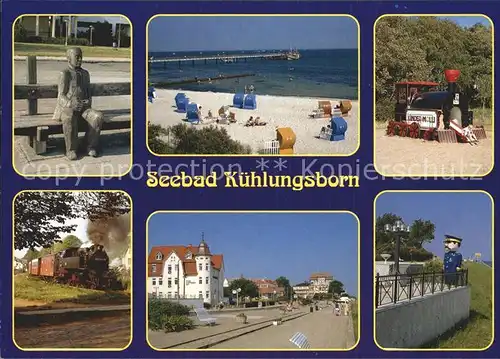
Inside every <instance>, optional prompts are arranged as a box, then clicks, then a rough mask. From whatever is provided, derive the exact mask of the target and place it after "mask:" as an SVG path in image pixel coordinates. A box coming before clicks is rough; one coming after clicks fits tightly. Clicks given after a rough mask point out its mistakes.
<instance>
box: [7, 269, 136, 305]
mask: <svg viewBox="0 0 500 359" xmlns="http://www.w3.org/2000/svg"><path fill="white" fill-rule="evenodd" d="M14 298H15V300H16V301H28V302H30V301H33V302H38V303H44V304H47V305H49V304H56V303H76V304H99V305H101V304H102V305H104V304H129V303H130V293H127V292H122V291H102V290H92V289H86V288H77V287H71V286H68V285H62V284H56V283H50V282H47V281H44V280H41V279H39V278H36V277H30V276H28V275H27V274H18V275H16V276H15V277H14Z"/></svg>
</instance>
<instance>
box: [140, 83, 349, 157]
mask: <svg viewBox="0 0 500 359" xmlns="http://www.w3.org/2000/svg"><path fill="white" fill-rule="evenodd" d="M179 92H184V93H185V94H186V95H187V97H189V99H190V101H191V102H195V103H197V104H198V105H201V106H202V111H203V115H204V116H206V115H207V114H208V111H209V110H211V111H212V113H213V114H214V116H215V115H216V114H217V113H218V110H219V108H220V107H222V106H227V105H232V103H233V96H234V94H228V93H213V92H195V91H180V90H165V89H157V90H156V93H157V95H158V98H157V99H156V100H155V101H154V102H153V103H152V104H151V103H150V104H148V106H149V110H148V111H149V113H148V121H150V123H151V124H156V125H161V126H163V127H169V126H174V125H177V124H179V123H183V122H184V121H183V120H184V119H185V117H186V114H185V113H178V112H176V108H175V96H176V95H177V93H179ZM256 97H257V108H256V109H255V110H244V109H239V108H232V107H231V109H230V110H231V112H234V113H235V114H236V120H237V122H236V123H232V124H230V125H226V124H215V126H219V127H224V128H226V129H227V132H228V133H229V135H230V136H231V138H233V139H234V140H236V141H240V142H241V143H243V144H246V145H250V146H251V148H252V150H253V152H254V153H255V154H257V152H258V151H259V149H261V148H263V145H264V142H265V141H270V140H274V139H276V128H277V127H290V128H292V129H293V131H294V132H295V135H296V137H297V140H296V142H295V146H294V153H295V154H301V155H314V154H320V155H351V154H353V153H354V152H355V151H356V150H357V147H358V139H359V129H358V109H359V107H358V102H357V101H352V110H351V111H350V113H349V114H350V115H349V117H348V118H346V120H347V126H348V127H347V132H346V136H345V140H343V141H337V142H331V141H326V140H321V139H318V138H316V136H318V135H319V133H320V130H321V128H322V127H324V126H327V125H328V124H329V123H330V119H329V118H317V119H313V118H309V116H308V115H309V113H311V111H312V110H314V109H316V108H317V107H318V100H325V99H320V98H299V97H278V96H266V95H259V94H256ZM327 100H330V101H331V102H332V105H336V104H337V103H338V102H339V101H340V100H341V99H327ZM250 116H253V117H254V118H256V117H260V120H261V121H264V122H267V125H266V126H261V127H245V123H246V122H247V120H248V119H249V118H250ZM212 125H214V124H212ZM193 126H197V127H200V128H201V127H203V126H210V124H199V125H193Z"/></svg>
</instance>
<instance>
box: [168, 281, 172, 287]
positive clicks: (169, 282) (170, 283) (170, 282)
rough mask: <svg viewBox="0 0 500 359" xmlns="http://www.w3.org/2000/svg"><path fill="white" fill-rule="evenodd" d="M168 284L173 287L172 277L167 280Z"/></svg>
mask: <svg viewBox="0 0 500 359" xmlns="http://www.w3.org/2000/svg"><path fill="white" fill-rule="evenodd" d="M167 286H168V287H169V288H172V279H168V280H167Z"/></svg>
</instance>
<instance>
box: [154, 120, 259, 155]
mask: <svg viewBox="0 0 500 359" xmlns="http://www.w3.org/2000/svg"><path fill="white" fill-rule="evenodd" d="M148 137H149V138H148V143H149V148H150V149H151V150H152V151H153V152H155V153H158V154H221V155H223V154H249V153H251V152H252V151H251V148H250V147H249V146H246V145H243V144H241V143H240V142H238V141H235V140H233V139H232V138H231V137H230V136H229V134H228V133H227V130H226V129H225V128H218V127H216V126H208V127H203V128H200V129H197V128H195V127H192V126H187V125H186V124H184V123H181V124H178V125H175V126H171V127H169V128H163V127H161V126H159V125H151V124H150V125H149V136H148Z"/></svg>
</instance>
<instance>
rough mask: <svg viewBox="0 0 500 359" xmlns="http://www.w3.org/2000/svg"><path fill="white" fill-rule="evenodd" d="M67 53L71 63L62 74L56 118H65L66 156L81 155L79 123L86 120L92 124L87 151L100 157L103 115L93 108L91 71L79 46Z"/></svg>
mask: <svg viewBox="0 0 500 359" xmlns="http://www.w3.org/2000/svg"><path fill="white" fill-rule="evenodd" d="M66 57H67V59H68V67H67V68H66V69H64V70H63V71H62V72H61V74H60V78H59V86H58V94H57V105H56V109H55V111H54V116H53V119H54V120H57V121H61V122H62V126H63V132H64V142H65V144H66V156H67V157H68V159H69V160H72V161H73V160H76V159H77V149H78V124H79V122H80V121H82V120H84V121H86V122H87V124H88V128H87V132H86V133H85V140H86V146H87V148H86V149H87V154H88V155H89V156H91V157H97V156H98V145H99V135H100V132H101V127H102V123H103V115H102V113H101V112H100V111H97V110H94V109H92V94H91V88H90V75H89V72H88V71H87V70H85V69H82V67H81V66H82V50H81V49H80V48H78V47H73V48H70V49H68V50H67V52H66Z"/></svg>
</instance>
